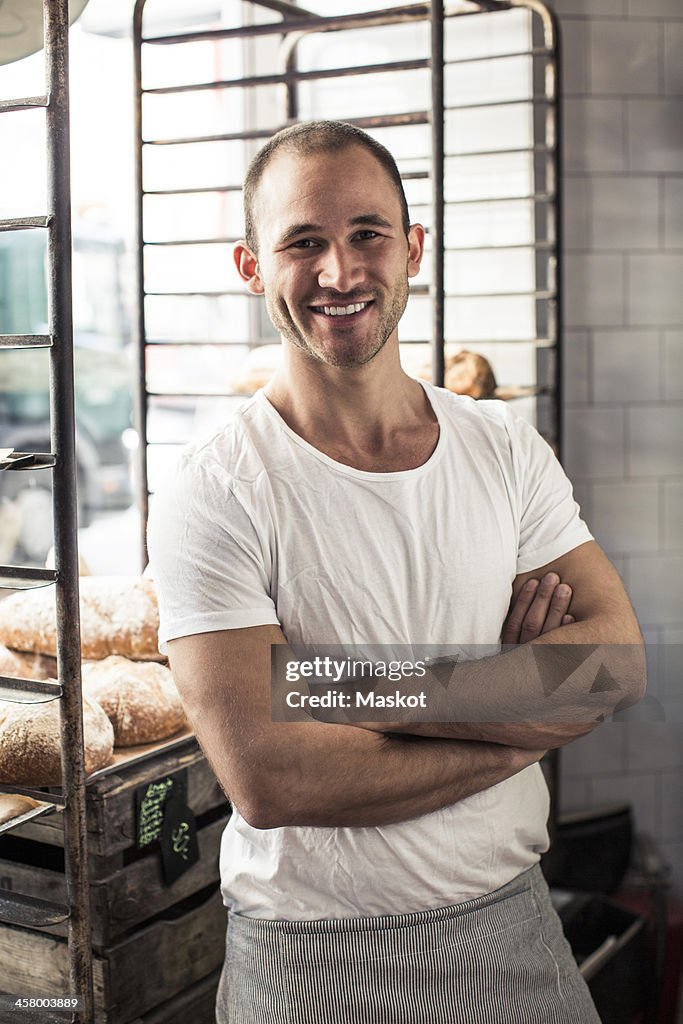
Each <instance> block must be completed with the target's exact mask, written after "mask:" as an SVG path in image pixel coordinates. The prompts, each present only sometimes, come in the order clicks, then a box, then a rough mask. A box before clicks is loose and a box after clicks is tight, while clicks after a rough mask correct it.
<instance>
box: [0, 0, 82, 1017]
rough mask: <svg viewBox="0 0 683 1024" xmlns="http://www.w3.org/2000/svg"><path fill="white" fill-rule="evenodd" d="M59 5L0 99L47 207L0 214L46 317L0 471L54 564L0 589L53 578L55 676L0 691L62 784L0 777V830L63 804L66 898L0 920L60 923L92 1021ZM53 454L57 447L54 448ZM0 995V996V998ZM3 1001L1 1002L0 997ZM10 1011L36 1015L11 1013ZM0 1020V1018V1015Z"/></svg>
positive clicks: (9, 899) (19, 907) (3, 682)
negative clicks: (26, 799) (11, 446)
mask: <svg viewBox="0 0 683 1024" xmlns="http://www.w3.org/2000/svg"><path fill="white" fill-rule="evenodd" d="M68 29H69V3H68V0H43V31H44V44H45V48H44V54H45V84H46V90H45V96H33V97H24V98H21V99H8V100H2V101H0V115H1V114H10V115H11V114H12V113H13V112H15V111H20V110H27V109H32V108H44V110H45V129H46V132H45V138H46V153H47V211H46V213H45V214H39V215H36V216H31V217H12V218H5V219H2V220H0V231H2V232H9V231H27V230H45V231H46V233H47V287H48V296H49V301H48V309H49V325H48V333H47V334H45V335H28V334H27V335H2V336H0V348H1V349H23V348H25V349H32V348H46V349H48V350H49V389H50V448H51V451H50V452H14V451H10V452H9V453H8V452H5V453H4V458H3V460H2V463H0V466H1V468H2V470H3V471H4V472H21V471H22V470H27V469H31V470H36V469H45V470H47V471H49V472H51V473H52V494H53V522H54V544H55V563H56V569H35V568H30V567H27V566H17V565H0V588H2V589H12V590H23V589H32V588H35V587H40V586H49V585H54V586H55V595H56V623H57V651H56V655H57V677H58V680H57V682H49V681H48V682H37V681H34V680H28V679H17V678H15V677H11V676H5V677H0V699H2V700H4V701H11V702H15V703H24V704H25V703H29V704H30V703H35V704H38V703H44V702H46V701H52V700H59V711H60V727H61V754H62V787H61V788H62V792H61V794H60V795H59V796H53V795H52V794H46V793H44V792H42V791H40V790H33V789H31V788H29V787H23V786H10V785H2V789H3V791H4V792H10V793H17V794H23V795H25V796H31V797H32V798H33V799H36V800H38V801H39V804H38V806H37V807H35V808H33V809H32V810H30V811H28V812H26V813H25V814H21V815H18V816H17V817H15V818H13V819H11V820H10V821H8V822H6V823H5V824H4V825H2V826H1V827H0V831H1V832H3V833H6V832H10V831H11V830H12V829H13V828H16V827H17V826H18V825H20V824H23V823H24V822H25V821H27V820H29V819H31V818H33V817H38V816H40V815H43V814H48V813H52V812H54V811H56V810H58V809H59V810H63V813H64V816H65V831H66V834H67V835H68V837H69V839H68V842H67V843H66V844H65V851H64V852H65V875H66V892H67V901H66V903H65V904H57V903H54V902H51V901H49V900H43V899H36V898H34V897H32V896H27V895H24V894H22V893H21V892H16V891H14V890H12V891H9V890H6V889H0V921H2V922H4V923H8V924H12V925H18V926H22V927H28V928H32V927H43V926H45V925H52V924H57V923H61V922H64V921H66V922H68V925H67V928H68V950H69V984H70V989H71V991H72V992H73V993H76V994H78V995H79V996H81V997H82V1008H81V1010H80V1011H79V1017H78V1019H79V1020H80V1021H81V1024H92V1022H93V1020H94V1010H93V983H92V949H91V942H90V895H89V887H88V865H87V846H86V830H85V768H84V749H83V711H82V691H81V662H80V627H79V603H78V548H77V533H76V528H77V498H76V451H75V417H74V380H73V324H72V312H71V196H70V152H69V44H68ZM54 453H57V454H54ZM3 998H4V999H5V1000H7V998H8V997H7V995H5V996H4V997H3ZM3 1005H5V1004H3ZM12 1016H13V1017H14V1016H16V1017H17V1019H18V1020H19V1019H21V1020H28V1019H31V1017H33V1016H36V1019H37V1015H34V1014H31V1013H28V1014H27V1013H26V1012H25V1011H23V1010H18V1011H15V1010H13V1011H12ZM3 1019H4V1018H3ZM40 1019H41V1020H43V1021H44V1020H46V1019H52V1020H62V1021H65V1020H70V1021H71V1020H74V1019H75V1017H74V1014H73V1012H71V1011H70V1012H68V1013H67V1014H57V1013H55V1014H52V1013H50V1014H49V1015H47V1016H46V1015H44V1014H41V1015H40Z"/></svg>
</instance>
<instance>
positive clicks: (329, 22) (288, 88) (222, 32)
mask: <svg viewBox="0 0 683 1024" xmlns="http://www.w3.org/2000/svg"><path fill="white" fill-rule="evenodd" d="M242 2H243V4H244V5H245V7H247V8H250V9H252V10H253V9H256V8H261V9H269V10H273V11H275V12H277V13H278V14H280V15H281V16H282V20H281V21H275V20H273V21H269V22H268V23H265V24H264V23H257V24H245V25H240V26H237V27H234V28H217V29H200V30H197V31H189V32H181V33H178V34H173V35H156V36H145V35H143V13H144V8H145V4H146V0H137V2H136V5H135V13H134V29H133V39H134V54H135V134H136V179H137V182H136V183H137V208H136V224H137V275H136V283H137V300H138V303H137V323H136V331H135V334H136V339H135V341H136V347H137V368H138V393H137V396H136V419H137V428H138V431H139V435H140V449H139V460H138V486H139V493H140V501H141V505H142V508H141V512H142V537H141V545H142V560H143V564H146V560H147V553H146V540H145V529H146V522H147V514H148V496H149V484H148V467H147V445H148V431H147V419H148V407H149V398H150V395H152V394H154V395H155V396H157V395H159V394H163V392H158V391H155V392H150V391H149V390H148V387H147V371H146V356H147V348H148V346H149V345H152V344H154V341H153V340H152V339H149V338H148V336H147V330H146V315H145V299H146V297H147V296H151V295H162V294H163V295H173V294H177V295H180V294H182V295H202V296H219V295H233V294H234V295H240V296H241V295H242V294H243V292H241V291H238V290H237V289H235V290H234V291H232V290H231V291H219V292H210V291H205V292H182V293H181V292H178V293H172V292H163V293H161V292H153V291H148V290H146V288H145V270H144V260H145V251H146V250H147V249H148V248H149V247H152V246H154V245H173V244H176V245H180V244H186V243H187V244H190V243H189V240H183V239H180V240H177V241H170V242H153V241H149V240H147V239H146V238H145V219H144V200H145V197H146V196H147V195H154V194H156V195H188V194H199V193H201V192H214V193H220V192H236V191H239V189H238V187H236V186H234V185H224V186H220V185H217V186H215V187H205V188H196V189H193V188H182V189H163V190H156V191H155V190H150V191H146V189H145V184H144V180H143V151H144V150H145V148H146V147H149V146H168V145H183V144H187V143H198V142H227V141H248V140H257V139H263V140H264V141H265V139H267V138H268V137H269V136H270V135H271V134H272V133H273V132H274V131H275V130H277V128H279V127H284V126H285V125H286V124H291V123H295V122H296V121H297V120H299V118H298V113H299V104H298V97H297V86H298V84H299V83H301V82H308V81H315V80H321V79H325V78H335V77H338V78H339V77H340V78H343V77H346V76H350V75H354V76H355V75H361V74H370V73H372V72H376V71H382V72H389V71H399V72H400V71H405V70H415V69H418V68H430V69H431V110H422V111H411V112H405V113H399V114H393V115H384V116H366V117H355V118H349V119H348V120H350V121H351V122H352V123H354V124H356V125H358V126H359V127H362V128H367V129H370V130H372V129H376V128H382V127H389V126H397V125H409V124H413V125H414V124H429V125H430V126H431V169H430V172H429V173H427V172H421V171H417V172H409V173H407V174H405V175H404V179H410V178H426V177H430V178H431V186H432V215H433V216H432V222H431V226H430V234H431V238H432V282H431V285H430V286H429V287H427V286H425V285H417V286H416V285H412V286H411V289H410V291H411V294H413V295H414V294H423V295H424V294H426V293H427V292H428V293H429V294H430V296H431V299H432V331H431V335H432V379H433V380H434V381H435V382H436V383H438V384H441V383H443V375H444V321H445V302H446V295H447V289H446V287H445V281H444V261H445V252H446V247H445V240H444V218H445V208H446V202H445V199H444V166H445V156H446V154H445V146H444V115H445V112H446V110H447V109H454V106H453V105H451V106H450V107H449V106H448V105H447V104H446V102H445V97H444V67H445V65H444V34H445V22H446V20H447V19H448V18H453V17H463V16H464V17H473V16H477V15H479V14H485V13H491V12H494V11H505V10H512V9H523V10H526V11H529V12H531V13H532V14H534V15H536V16H537V19H535V20H536V22H537V24H536V26H535V31H534V42H533V46H532V49H531V50H527V51H525V52H524V53H520V54H503V55H499V54H496V55H495V57H496V58H498V57H501V56H502V57H505V56H527V55H529V56H531V57H532V60H533V65H534V77H535V79H537V78H538V75H537V73H536V72H537V66H538V65H537V63H536V60H535V58H542V59H543V62H544V69H543V74H542V76H541V79H540V81H535V86H536V87H537V88H538V92H539V95H534V96H533V98H532V100H531V106H532V109H534V110H535V109H536V108H537V107H540V106H542V107H544V108H545V115H544V118H543V121H544V132H543V141H542V142H540V143H537V142H536V139H535V136H534V143H533V149H532V152H533V158H534V176H533V180H534V182H536V180H537V170H536V168H537V164H536V162H537V161H540V162H541V163H542V165H543V186H542V188H541V189H539V188H538V187H537V185H536V184H535V185H534V188H533V194H532V195H530V196H523V197H518V198H520V199H525V200H528V201H529V202H531V203H533V207H534V216H535V218H536V221H537V222H540V221H544V230H545V238H544V239H543V240H541V241H539V240H538V239H536V241H535V242H534V243H531V246H530V247H533V250H534V253H535V258H536V260H537V258H538V256H539V255H540V256H542V257H543V258H544V259H545V283H544V285H543V287H539V286H538V276H539V275H538V266H536V267H535V279H536V289H535V291H534V292H533V293H527V297H532V296H533V298H534V299H535V300H536V306H537V310H538V303H539V302H542V301H545V302H546V303H547V306H546V309H547V321H548V323H547V332H546V336H545V337H544V338H543V339H538V337H537V339H536V345H537V348H541V347H545V348H547V349H554V350H555V365H554V369H553V372H552V377H553V378H554V386H553V387H551V388H550V389H547V388H544V387H543V386H541V387H538V388H536V393H537V394H540V395H545V396H548V399H549V401H550V403H551V411H550V415H549V417H546V419H547V420H548V423H549V426H548V427H547V428H546V430H545V432H546V433H547V434H548V435H549V437H550V439H551V441H552V442H553V443H555V444H556V446H557V448H558V450H559V449H561V428H562V424H561V418H560V412H559V402H557V401H554V404H553V397H554V396H556V395H557V394H558V392H559V389H560V387H561V380H560V372H561V360H560V351H559V349H560V344H561V322H562V294H561V286H562V282H561V274H560V273H559V253H560V251H561V218H560V206H561V195H560V190H561V184H560V89H559V75H560V67H559V44H558V31H559V29H558V22H557V19H556V17H555V15H554V14H553V12H552V11H550V10H549V9H548V8H547V7H546V6H545V4H543V3H542V2H540V0H472V2H471V3H470V6H469V7H468V8H466V9H463V8H462V7H458V6H449V5H448V4H446V5H444V2H443V0H437V2H435V3H433V4H428V3H414V4H409V5H407V6H405V7H395V8H388V9H385V10H379V11H368V12H364V13H360V14H347V15H334V16H330V17H327V16H322V15H318V14H314V13H312V12H310V11H306V10H304V9H303V8H302V7H300V6H298V5H295V4H293V3H289V2H286V0H242ZM424 22H430V27H431V53H430V56H429V58H427V59H424V58H422V59H416V60H410V61H405V60H404V61H395V62H392V63H384V64H368V65H362V66H355V67H336V68H330V69H324V70H315V71H301V70H298V69H297V67H296V61H295V57H296V49H297V46H298V44H299V42H300V41H301V40H302V39H303V38H305V37H307V36H309V35H310V34H311V33H328V32H338V31H343V30H348V29H353V28H376V27H381V26H388V25H399V24H407V23H424ZM268 36H270V37H272V36H280V37H281V43H280V49H279V66H280V70H278V72H277V73H274V74H268V75H252V76H245V77H242V78H234V79H229V80H216V81H207V82H201V83H195V84H187V85H168V86H164V87H161V88H150V89H145V88H144V87H143V84H142V50H143V47H144V46H167V45H179V44H186V43H187V44H190V43H194V42H201V41H208V40H224V39H240V38H242V39H256V38H259V37H260V38H265V37H268ZM485 59H490V57H488V58H487V57H472V58H461V59H460V60H458V61H453V62H449V63H469V62H474V61H478V60H485ZM277 84H279V85H282V86H284V88H285V95H286V101H285V106H284V111H283V114H284V116H283V118H282V124H280V125H276V126H274V127H273V128H272V129H267V130H266V129H260V128H259V129H253V130H246V131H242V132H225V133H221V134H215V135H204V136H201V135H196V136H191V137H183V136H181V137H178V138H154V139H149V138H145V136H144V132H143V98H144V96H146V95H154V94H156V95H161V94H167V95H168V94H173V93H188V92H199V91H207V90H225V89H232V88H242V89H249V88H252V87H257V86H263V85H277ZM509 102H513V101H508V100H500V101H498V102H487V103H469V104H468V103H462V104H461V103H459V104H457V109H459V110H462V109H474V108H476V107H483V106H487V107H491V106H503V105H505V104H506V103H509ZM516 151H517V150H515V152H516ZM526 151H527V150H524V152H526ZM488 152H489V151H488V150H487V151H485V153H488ZM491 152H492V153H500V152H501V151H499V150H493V151H491ZM502 152H506V151H502ZM507 152H513V151H512V150H509V151H507ZM467 155H468V156H479V155H484V154H479V153H468V154H467ZM476 201H477V202H482V203H484V202H496V201H498V200H496V199H495V198H490V199H482V200H476ZM467 202H470V200H460V201H459V203H461V204H465V203H467ZM235 240H236V239H231V238H227V237H226V238H206V239H197V240H194V239H193V240H192V242H195V244H198V243H210V242H230V241H235ZM465 248H467V249H468V250H469V248H471V247H465ZM537 262H538V260H537ZM500 294H506V295H507V294H509V293H501V292H495V291H491V293H490V294H489V295H488V296H485V295H481V296H480V297H481V298H487V297H488V298H495V297H496V296H497V295H500ZM512 294H519V293H512ZM194 343H195V342H182V341H178V342H168V344H179V345H182V344H194ZM210 344H212V345H220V344H229V343H228V342H217V341H212V342H210ZM538 358H539V357H538V355H537V359H538ZM173 394H174V395H175V396H181V395H182V397H188V398H189V397H195V395H194V393H192V394H191V393H189V392H181V391H174V392H173ZM224 395H225V390H223V391H216V392H211V391H202V392H201V397H219V396H224ZM196 397H200V396H199V394H197V395H196ZM542 432H544V431H543V430H542Z"/></svg>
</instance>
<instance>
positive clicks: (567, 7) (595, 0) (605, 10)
mask: <svg viewBox="0 0 683 1024" xmlns="http://www.w3.org/2000/svg"><path fill="white" fill-rule="evenodd" d="M551 7H552V8H553V10H555V11H557V13H558V14H586V15H592V16H593V17H599V16H600V15H601V14H609V15H615V16H618V15H620V14H623V13H625V10H626V0H553V2H552V4H551Z"/></svg>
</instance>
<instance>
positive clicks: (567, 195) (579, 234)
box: [562, 175, 591, 249]
mask: <svg viewBox="0 0 683 1024" xmlns="http://www.w3.org/2000/svg"><path fill="white" fill-rule="evenodd" d="M589 185H590V178H587V177H586V176H585V175H580V176H578V177H565V179H564V197H563V199H564V205H563V210H562V212H563V230H564V238H563V242H564V246H565V249H588V248H589V246H590V238H591V218H590V202H589V198H588V197H589Z"/></svg>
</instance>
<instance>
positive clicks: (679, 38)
mask: <svg viewBox="0 0 683 1024" xmlns="http://www.w3.org/2000/svg"><path fill="white" fill-rule="evenodd" d="M679 6H680V5H679ZM681 9H682V10H683V8H681ZM663 35H664V82H665V91H666V92H667V93H677V94H678V95H679V96H680V95H683V60H681V52H683V24H678V25H677V24H668V25H665V26H664V32H663Z"/></svg>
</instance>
